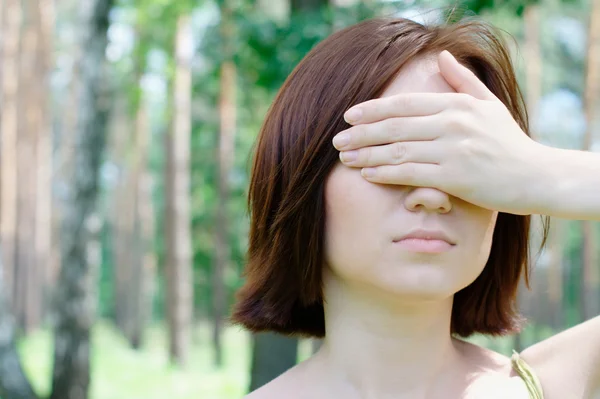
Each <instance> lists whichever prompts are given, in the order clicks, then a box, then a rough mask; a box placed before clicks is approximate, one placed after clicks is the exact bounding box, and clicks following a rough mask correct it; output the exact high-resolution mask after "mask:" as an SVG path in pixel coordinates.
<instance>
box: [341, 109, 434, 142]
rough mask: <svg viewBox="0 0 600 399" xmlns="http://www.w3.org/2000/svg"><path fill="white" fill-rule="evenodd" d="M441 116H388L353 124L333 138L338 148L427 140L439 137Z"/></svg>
mask: <svg viewBox="0 0 600 399" xmlns="http://www.w3.org/2000/svg"><path fill="white" fill-rule="evenodd" d="M440 123H441V117H440V116H438V115H433V116H429V117H406V118H388V119H384V120H382V121H379V122H374V123H368V124H361V125H357V126H352V127H351V128H349V129H346V130H344V131H342V132H340V133H338V134H337V135H336V136H335V137H334V138H333V145H334V146H335V148H337V149H338V150H354V149H357V148H361V147H368V146H373V145H381V144H389V143H394V142H398V141H425V140H435V139H436V138H438V137H439V131H440V130H439V126H440Z"/></svg>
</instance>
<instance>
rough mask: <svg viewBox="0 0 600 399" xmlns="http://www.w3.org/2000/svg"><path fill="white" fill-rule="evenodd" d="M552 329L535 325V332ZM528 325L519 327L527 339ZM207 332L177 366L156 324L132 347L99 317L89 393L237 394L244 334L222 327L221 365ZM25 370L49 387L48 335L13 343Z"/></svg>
mask: <svg viewBox="0 0 600 399" xmlns="http://www.w3.org/2000/svg"><path fill="white" fill-rule="evenodd" d="M551 333H552V331H550V330H548V331H545V330H544V331H537V334H538V335H537V336H538V337H539V338H544V337H546V336H549V335H551ZM532 334H533V330H532V329H531V328H527V329H526V330H525V331H524V333H523V340H524V342H533V341H534V338H533V335H532ZM468 341H470V342H473V343H476V344H479V345H482V346H485V347H488V348H491V349H494V350H496V351H498V352H500V353H502V354H504V355H507V356H510V354H511V353H512V349H513V341H512V338H511V337H504V338H496V339H491V338H489V337H485V336H474V337H472V338H469V339H468ZM210 343H211V332H210V327H209V326H208V325H203V326H200V327H199V328H198V329H197V330H195V331H194V344H193V346H192V347H191V349H190V352H189V364H188V366H187V367H186V368H185V369H179V368H176V367H173V366H171V365H170V364H169V360H168V354H167V351H166V348H167V340H166V331H165V330H164V328H162V327H161V326H155V327H152V328H150V329H149V330H148V332H147V335H146V344H145V345H144V347H143V348H142V350H140V351H135V350H132V349H131V348H130V347H129V346H128V345H127V342H126V341H125V339H124V338H123V337H122V336H121V335H120V333H119V332H117V331H116V330H114V329H113V328H112V326H111V324H109V323H106V322H99V323H98V324H97V325H96V326H95V327H94V329H93V331H92V354H91V360H92V369H91V373H92V383H91V396H90V399H123V398H127V399H164V398H168V399H198V398H202V399H234V398H235V399H239V398H241V397H242V396H244V394H245V393H246V389H247V387H248V384H249V369H250V336H249V334H248V333H246V332H245V331H242V330H240V329H239V328H235V327H231V328H227V329H226V330H225V333H224V337H223V349H224V353H223V357H224V365H223V367H222V368H220V369H217V368H215V367H213V364H212V358H213V350H212V345H211V344H210ZM19 351H20V353H21V357H22V359H23V361H24V366H25V370H26V372H27V374H28V376H29V377H30V379H31V381H32V384H33V385H34V387H35V389H36V392H38V394H40V396H42V397H44V396H47V395H48V393H49V391H50V378H51V370H52V336H51V334H50V332H49V331H38V332H36V333H34V334H31V335H30V336H28V337H27V339H25V340H23V341H22V342H20V343H19ZM310 351H311V347H310V341H308V340H303V341H302V342H301V344H300V350H299V360H300V361H301V360H304V359H306V358H307V357H308V356H310Z"/></svg>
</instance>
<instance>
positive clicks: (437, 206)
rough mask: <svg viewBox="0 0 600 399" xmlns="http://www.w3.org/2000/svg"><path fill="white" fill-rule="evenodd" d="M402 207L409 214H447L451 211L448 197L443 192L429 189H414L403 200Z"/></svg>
mask: <svg viewBox="0 0 600 399" xmlns="http://www.w3.org/2000/svg"><path fill="white" fill-rule="evenodd" d="M404 206H405V207H406V209H408V210H409V211H411V212H417V211H418V210H424V211H426V212H438V213H448V212H450V210H451V209H452V202H451V201H450V196H449V195H448V194H446V193H445V192H443V191H440V190H438V189H435V188H430V187H415V188H413V189H412V190H410V191H409V193H408V195H407V196H406V197H405V199H404Z"/></svg>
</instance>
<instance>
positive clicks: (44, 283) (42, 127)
mask: <svg viewBox="0 0 600 399" xmlns="http://www.w3.org/2000/svg"><path fill="white" fill-rule="evenodd" d="M37 6H38V10H37V13H38V15H39V23H38V31H37V35H38V38H39V52H38V60H37V62H36V64H37V66H38V72H37V76H38V79H39V84H38V99H37V101H38V109H39V111H38V112H39V129H38V140H37V152H36V158H37V164H38V166H39V167H38V168H37V170H36V192H37V195H36V198H35V202H36V204H35V223H36V225H35V253H36V258H35V260H34V262H35V264H36V265H37V267H38V273H39V279H40V285H39V286H38V290H39V295H40V297H39V299H38V300H40V301H41V302H42V303H41V305H40V308H41V309H40V312H41V314H42V316H45V315H46V314H47V312H48V311H49V310H50V309H49V308H48V307H47V306H46V305H45V304H46V303H48V302H49V300H48V299H49V296H50V290H51V287H52V283H51V278H52V276H51V273H50V265H49V264H50V262H49V259H50V258H51V253H52V252H51V251H52V250H51V246H52V170H53V163H52V115H51V113H50V111H51V108H50V97H49V95H48V93H49V92H50V70H51V65H52V54H53V53H54V51H53V41H52V37H53V35H54V24H55V16H54V12H55V11H54V1H53V0H39V1H38V2H37Z"/></svg>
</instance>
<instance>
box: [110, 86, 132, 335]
mask: <svg viewBox="0 0 600 399" xmlns="http://www.w3.org/2000/svg"><path fill="white" fill-rule="evenodd" d="M115 103H116V106H115V108H114V112H113V113H112V114H111V124H110V129H109V131H110V132H111V135H110V150H109V151H110V154H111V159H112V162H113V163H114V164H115V165H118V169H119V177H118V181H117V182H116V184H115V186H114V189H113V193H112V201H111V202H112V204H111V243H112V245H111V248H112V251H111V253H112V257H111V258H112V259H111V264H112V273H113V274H112V279H113V315H114V322H115V325H116V326H117V328H118V329H119V330H120V331H121V332H122V333H123V335H124V336H126V335H127V326H126V324H127V290H128V287H127V284H128V279H127V273H128V270H129V261H128V251H129V250H130V249H131V248H130V245H129V243H128V234H129V232H128V230H127V226H128V221H129V219H128V217H127V215H129V209H128V208H127V199H128V196H129V193H128V191H127V186H128V181H127V179H128V176H129V171H128V170H127V165H126V162H125V159H126V154H127V139H128V136H129V135H128V132H129V131H130V130H131V125H130V123H129V120H128V114H127V112H126V111H125V110H126V108H127V102H126V101H125V99H124V98H123V97H119V98H117V99H115Z"/></svg>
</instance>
